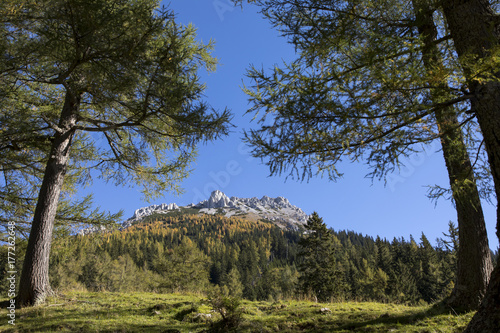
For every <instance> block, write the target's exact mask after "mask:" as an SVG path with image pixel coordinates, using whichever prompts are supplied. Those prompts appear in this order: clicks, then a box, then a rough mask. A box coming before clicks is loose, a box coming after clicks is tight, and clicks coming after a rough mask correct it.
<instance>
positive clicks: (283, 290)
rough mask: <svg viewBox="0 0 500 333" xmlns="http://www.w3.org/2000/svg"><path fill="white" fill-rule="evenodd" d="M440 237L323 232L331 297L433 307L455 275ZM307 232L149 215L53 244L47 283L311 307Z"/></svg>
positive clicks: (451, 248) (451, 251) (450, 249)
mask: <svg viewBox="0 0 500 333" xmlns="http://www.w3.org/2000/svg"><path fill="white" fill-rule="evenodd" d="M450 226H451V225H450ZM450 231H451V232H450V235H449V237H445V238H447V239H448V241H447V242H448V244H446V243H445V242H440V246H438V247H433V246H432V245H431V243H430V242H429V241H428V240H427V238H426V237H425V235H423V234H422V235H421V237H420V239H419V240H418V241H416V240H415V239H413V237H411V236H410V239H409V240H405V239H404V238H398V239H396V238H395V239H393V240H392V241H391V242H389V241H387V240H385V239H381V238H380V237H377V238H376V239H374V238H372V237H369V236H363V235H361V234H358V233H355V232H352V231H332V232H331V240H332V241H333V244H334V253H335V261H336V269H338V270H339V271H340V272H341V283H340V284H339V285H338V290H337V291H338V292H337V293H336V295H337V296H336V297H338V298H341V299H346V300H374V301H383V302H399V303H408V304H415V303H418V302H422V301H425V302H433V301H437V300H439V299H442V298H443V297H445V296H447V295H448V293H449V292H450V291H451V290H452V288H453V285H454V284H453V281H454V277H455V271H456V267H455V265H456V259H455V246H456V244H453V241H454V240H455V241H456V235H454V231H456V230H454V229H453V228H451V229H450ZM308 232H309V233H310V231H306V232H304V230H303V231H286V230H282V229H280V228H278V227H277V226H275V225H274V224H272V223H269V222H265V221H259V222H254V221H248V220H244V219H242V218H235V217H232V218H226V217H223V216H218V215H215V216H214V215H201V216H200V215H181V214H179V215H177V216H168V215H155V216H152V217H150V218H149V219H148V220H147V221H143V222H141V223H137V224H135V225H133V226H131V227H129V228H126V229H124V230H122V231H118V230H117V231H113V232H104V233H94V234H92V235H87V236H81V235H80V236H66V237H59V238H57V239H56V240H55V241H54V244H53V253H52V256H51V269H50V272H51V276H50V278H51V283H52V285H53V287H54V288H55V289H59V290H65V289H70V288H78V289H86V290H89V291H103V290H108V291H122V292H123V291H153V292H173V291H192V292H197V291H200V292H202V291H206V290H208V289H209V287H210V286H211V285H212V286H213V285H218V286H220V288H222V291H223V292H225V293H227V294H229V295H232V296H237V297H244V298H247V299H251V300H256V299H257V300H269V299H271V300H272V299H281V298H299V297H313V298H314V295H313V294H311V292H310V290H306V289H305V288H304V283H303V279H299V277H300V276H301V273H302V272H301V270H300V267H302V266H303V265H301V262H302V261H303V260H304V259H303V257H301V256H299V255H298V253H299V252H300V249H299V245H298V242H299V240H300V239H301V238H304V237H308ZM2 251H3V252H5V251H6V250H5V249H2ZM2 255H5V253H2ZM3 273H4V274H5V271H4V272H3ZM4 280H5V279H4V278H3V277H2V281H4ZM5 287H6V285H5V286H2V288H5Z"/></svg>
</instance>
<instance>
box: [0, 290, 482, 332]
mask: <svg viewBox="0 0 500 333" xmlns="http://www.w3.org/2000/svg"><path fill="white" fill-rule="evenodd" d="M1 301H5V299H3V300H1ZM325 308H328V309H325ZM213 309H214V306H213V303H208V302H207V298H206V297H203V296H198V295H183V294H154V293H110V292H103V293H91V292H67V293H65V294H63V295H59V296H57V297H52V298H50V299H49V300H48V302H47V303H46V304H44V305H41V306H37V307H32V308H25V309H17V310H16V321H15V325H14V326H13V325H10V324H8V323H7V319H8V317H7V310H6V307H5V306H2V309H0V316H1V318H2V321H1V322H0V332H6V333H14V332H168V333H175V332H217V331H218V332H227V331H234V332H429V333H430V332H449V333H451V332H462V331H463V329H464V328H465V327H466V325H467V323H468V322H469V321H470V319H471V317H472V315H473V313H466V314H460V315H459V314H456V313H453V310H451V309H445V308H443V307H438V306H427V305H426V306H405V305H398V304H382V303H368V302H367V303H358V302H345V303H342V302H341V303H314V302H307V301H286V302H285V301H282V302H259V301H255V302H251V301H242V302H241V304H240V306H239V307H238V314H239V315H238V319H239V320H237V323H235V324H233V325H232V326H227V325H226V326H221V322H222V316H221V314H220V313H216V312H214V311H212V310H213Z"/></svg>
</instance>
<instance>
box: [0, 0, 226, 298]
mask: <svg viewBox="0 0 500 333" xmlns="http://www.w3.org/2000/svg"><path fill="white" fill-rule="evenodd" d="M0 10H1V11H2V12H1V17H2V27H1V29H2V36H1V38H0V39H1V42H0V44H1V47H2V65H1V76H0V79H1V87H2V94H3V95H2V101H1V103H2V117H3V118H2V121H3V120H4V118H8V117H9V116H12V117H14V119H16V120H17V121H19V123H18V126H17V127H16V126H15V125H16V124H14V123H13V124H11V125H12V126H11V127H10V128H9V131H10V132H9V136H10V137H11V138H13V139H12V142H11V145H13V146H14V147H16V146H17V147H19V148H20V149H21V150H23V149H24V150H25V152H26V153H27V154H29V151H30V150H29V149H30V148H31V146H32V145H34V144H35V143H36V145H37V146H39V147H40V148H39V149H37V150H36V156H32V157H30V158H33V159H37V158H38V159H39V161H43V162H44V163H45V165H44V167H43V168H42V169H41V170H39V172H41V174H43V178H42V181H41V183H40V184H38V186H39V192H38V196H37V202H36V208H35V210H34V213H33V219H32V224H31V231H30V235H29V240H28V248H27V252H26V257H25V261H24V266H23V270H22V274H21V279H20V287H19V290H20V292H19V295H18V299H17V300H18V303H19V305H20V306H26V305H32V304H37V303H40V302H43V301H44V299H45V297H46V296H47V295H48V294H49V293H50V292H51V288H50V284H49V280H48V268H49V254H50V245H51V240H52V232H53V228H54V221H55V218H56V214H57V208H58V201H59V198H60V195H61V193H62V192H64V191H65V190H66V188H65V184H69V185H70V188H71V184H72V183H74V182H77V181H85V180H86V179H88V178H89V177H91V176H93V175H96V174H99V175H100V177H102V178H103V179H104V180H106V181H112V182H114V183H115V184H130V183H136V184H137V185H141V186H143V188H144V191H143V192H144V194H145V197H146V198H151V197H154V196H156V195H158V194H160V193H161V192H163V191H167V190H168V191H174V192H175V191H179V190H180V185H179V183H180V181H181V180H182V179H184V178H185V177H186V176H187V175H188V173H189V169H188V168H189V165H190V162H192V161H193V159H194V158H195V155H196V146H197V144H198V143H200V142H203V141H208V140H214V139H216V138H218V137H221V136H223V135H225V134H227V131H228V127H229V120H230V114H229V112H228V111H227V110H225V111H223V112H217V111H215V110H213V109H212V108H210V107H209V105H207V104H206V103H205V102H203V101H202V97H203V96H202V94H203V91H204V88H205V86H204V84H203V83H201V82H200V79H199V75H198V72H199V70H201V69H203V68H205V69H206V70H208V71H212V70H214V69H215V65H216V59H214V58H213V57H212V56H211V55H210V52H211V49H212V44H211V43H209V44H207V45H205V44H202V43H200V42H197V41H196V39H195V38H196V33H195V29H194V28H193V27H192V26H182V25H180V24H178V23H176V21H175V18H174V14H173V13H172V12H171V11H169V10H168V9H165V8H160V7H159V2H158V1H157V0H140V1H131V0H118V1H98V0H45V1H29V0H26V1H5V2H3V3H2V5H1V7H0ZM4 92H5V93H4ZM17 110H22V118H16V115H15V114H16V112H17ZM3 131H4V130H3V129H2V133H3ZM24 138H27V141H25V140H24ZM3 140H4V141H3V142H6V141H8V139H5V138H4V139H3ZM25 144H26V146H24V145H25ZM39 165H40V163H38V164H37V166H39Z"/></svg>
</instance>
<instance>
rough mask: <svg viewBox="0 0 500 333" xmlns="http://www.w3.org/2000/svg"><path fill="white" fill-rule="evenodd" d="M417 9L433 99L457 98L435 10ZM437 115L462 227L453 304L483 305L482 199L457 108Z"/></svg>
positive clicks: (421, 5) (420, 5) (486, 258)
mask: <svg viewBox="0 0 500 333" xmlns="http://www.w3.org/2000/svg"><path fill="white" fill-rule="evenodd" d="M413 7H414V10H415V16H416V22H417V25H418V30H419V34H420V36H421V37H422V39H423V42H424V46H423V48H422V58H423V61H424V65H425V68H426V71H427V76H428V77H429V82H430V85H431V86H432V85H436V84H435V83H436V82H437V83H438V85H437V87H436V89H433V91H432V96H431V97H432V99H433V100H434V102H435V103H439V102H444V101H446V100H449V99H452V96H450V94H449V88H448V86H447V84H446V78H445V77H440V76H442V74H440V73H445V71H443V70H442V68H443V67H444V66H443V60H442V57H441V54H440V52H439V50H438V48H437V45H436V43H435V41H436V40H437V35H438V32H437V28H436V25H435V23H434V19H433V9H432V8H431V6H430V5H429V3H428V1H427V0H414V1H413ZM435 118H436V122H437V124H438V128H439V133H440V136H441V145H442V148H443V155H444V160H445V162H446V168H447V170H448V176H449V181H450V186H451V190H452V193H453V199H454V201H455V206H456V211H457V220H458V229H459V244H460V245H459V248H458V254H457V266H458V267H457V279H456V284H455V288H454V290H453V292H452V296H451V297H450V299H449V300H448V302H449V304H450V306H452V307H453V308H456V309H461V310H472V309H477V308H478V306H479V304H480V302H481V300H482V298H483V297H484V294H485V293H486V288H487V287H488V283H489V279H490V274H491V272H492V271H493V264H492V261H491V253H490V248H489V243H488V235H487V232H486V223H485V220H484V214H483V209H482V206H481V199H480V196H479V191H478V189H477V185H476V181H475V179H474V173H473V169H472V163H471V161H470V157H469V154H468V152H467V147H466V145H465V143H464V138H463V134H462V130H461V128H460V124H459V120H458V117H457V113H456V110H455V108H454V107H453V106H449V107H445V108H442V109H438V110H437V111H436V113H435Z"/></svg>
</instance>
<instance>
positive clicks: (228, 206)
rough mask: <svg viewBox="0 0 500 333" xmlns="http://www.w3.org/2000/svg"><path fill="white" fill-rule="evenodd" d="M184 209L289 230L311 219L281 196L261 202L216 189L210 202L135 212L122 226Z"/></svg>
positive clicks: (145, 208)
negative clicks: (244, 218) (258, 221)
mask: <svg viewBox="0 0 500 333" xmlns="http://www.w3.org/2000/svg"><path fill="white" fill-rule="evenodd" d="M182 208H194V209H198V210H199V213H200V214H223V215H225V216H227V217H230V216H233V215H238V216H246V218H249V219H253V220H259V219H265V220H269V221H272V222H274V223H275V224H277V225H278V226H280V227H282V228H287V229H297V228H298V226H299V225H303V224H305V223H306V221H307V218H308V216H307V214H306V213H304V211H302V209H300V208H298V207H296V206H294V205H292V204H291V203H290V202H289V201H288V199H286V198H284V197H281V196H280V197H277V198H271V197H268V196H266V195H265V196H263V197H262V198H261V199H258V198H255V197H254V198H238V197H231V198H229V197H228V196H227V195H225V194H224V193H223V192H222V191H219V190H217V191H213V192H212V193H211V194H210V197H209V198H208V200H203V201H201V202H199V203H197V204H191V205H188V206H186V207H179V206H178V205H176V204H161V205H152V206H149V207H144V208H140V209H138V210H136V211H135V213H134V216H132V217H131V218H129V219H128V220H127V221H125V222H124V223H123V226H124V227H128V226H130V225H131V224H132V223H133V222H135V221H139V220H141V219H142V218H144V217H145V216H148V215H151V214H154V213H160V214H162V213H164V214H165V213H168V212H169V211H174V210H180V209H182Z"/></svg>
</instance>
